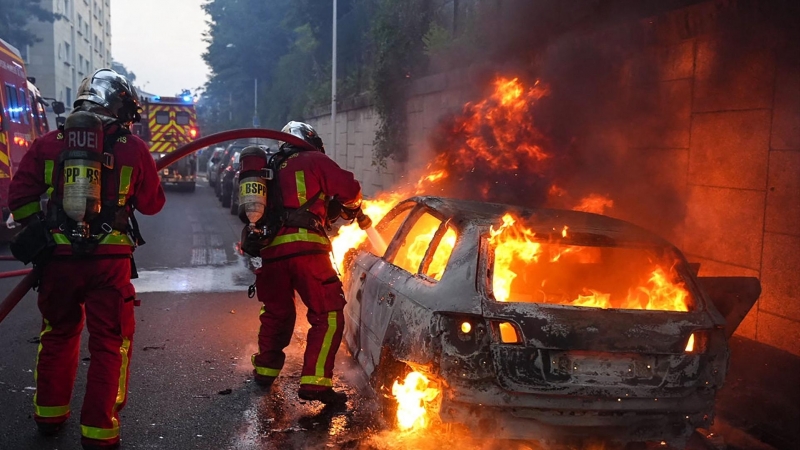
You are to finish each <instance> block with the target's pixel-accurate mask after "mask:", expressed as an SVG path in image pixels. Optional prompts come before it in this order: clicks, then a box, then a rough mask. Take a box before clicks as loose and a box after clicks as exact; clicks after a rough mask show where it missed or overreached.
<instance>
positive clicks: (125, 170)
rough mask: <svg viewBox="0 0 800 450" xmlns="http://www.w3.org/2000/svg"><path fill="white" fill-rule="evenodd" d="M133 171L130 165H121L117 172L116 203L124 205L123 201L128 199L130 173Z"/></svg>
mask: <svg viewBox="0 0 800 450" xmlns="http://www.w3.org/2000/svg"><path fill="white" fill-rule="evenodd" d="M132 173H133V167H131V166H122V169H121V170H120V173H119V202H118V203H117V204H118V205H119V206H125V202H126V201H127V200H128V192H130V190H131V174H132Z"/></svg>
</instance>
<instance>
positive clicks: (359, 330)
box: [344, 203, 415, 373]
mask: <svg viewBox="0 0 800 450" xmlns="http://www.w3.org/2000/svg"><path fill="white" fill-rule="evenodd" d="M414 205H415V204H414V203H406V204H403V205H400V206H398V207H396V208H395V209H393V210H392V211H390V212H389V213H388V214H387V215H386V216H385V217H384V219H383V220H381V221H380V223H379V224H378V225H377V226H376V227H375V228H376V230H377V231H378V233H379V234H380V235H381V237H382V238H383V240H384V241H385V242H387V243H391V242H392V241H393V239H394V236H395V234H396V233H397V230H398V229H399V228H400V227H401V226H402V225H403V223H404V221H405V220H406V218H407V217H408V216H409V214H410V213H411V211H412V210H413V208H414ZM383 256H384V251H381V250H379V249H376V248H373V247H372V246H371V245H370V243H369V241H366V242H364V243H363V244H362V245H361V246H360V247H359V250H358V256H357V257H356V259H355V261H354V263H353V264H351V265H349V267H347V268H346V269H347V271H348V272H347V274H346V276H345V279H344V282H345V286H344V289H345V295H346V297H347V305H346V306H345V310H344V312H345V317H346V318H347V319H346V321H345V336H344V339H345V342H346V344H347V346H348V347H349V348H350V351H351V352H352V354H353V356H354V357H355V358H356V359H357V360H358V361H359V364H361V366H362V367H363V368H364V370H365V371H366V372H367V373H371V371H372V361H371V360H370V359H367V358H365V355H368V354H370V352H364V351H362V350H364V349H368V348H372V347H374V346H376V345H377V346H380V342H379V339H378V336H377V334H376V332H375V325H374V320H373V319H374V318H375V309H376V306H377V302H378V300H380V292H381V290H382V288H381V284H382V282H381V279H380V278H378V277H376V275H375V274H376V273H380V272H381V271H382V270H383V269H382V267H383V264H384V263H385V262H384V261H383V260H382V259H381V258H382V257H383ZM376 265H378V267H375V266H376Z"/></svg>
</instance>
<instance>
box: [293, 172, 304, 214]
mask: <svg viewBox="0 0 800 450" xmlns="http://www.w3.org/2000/svg"><path fill="white" fill-rule="evenodd" d="M294 182H295V184H296V185H297V202H298V203H299V205H300V206H303V204H305V202H306V174H305V172H303V171H302V170H298V171H297V172H295V173H294Z"/></svg>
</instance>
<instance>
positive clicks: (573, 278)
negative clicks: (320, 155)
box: [343, 197, 760, 447]
mask: <svg viewBox="0 0 800 450" xmlns="http://www.w3.org/2000/svg"><path fill="white" fill-rule="evenodd" d="M376 229H377V233H378V234H379V235H380V236H381V238H382V239H383V240H384V242H385V244H384V243H380V242H379V241H380V239H373V240H372V242H373V243H372V244H370V243H369V242H365V243H363V244H361V246H360V247H359V248H358V249H357V250H353V251H350V252H349V253H348V254H347V256H346V258H345V260H344V264H343V268H344V270H345V275H344V288H345V293H346V296H347V299H348V304H347V306H346V308H345V314H346V319H347V320H346V330H345V337H344V339H345V342H346V345H347V347H348V348H349V350H350V351H351V353H352V355H353V356H354V357H355V359H356V360H357V361H358V364H359V365H360V366H361V368H362V369H363V370H364V372H365V373H366V375H367V376H368V377H369V379H370V383H371V385H372V387H373V388H374V389H375V391H376V393H377V394H378V397H379V398H381V399H385V400H384V407H385V408H386V409H388V410H391V409H393V408H396V403H394V401H393V396H392V393H391V387H392V384H393V382H395V381H396V380H398V379H402V378H403V377H404V375H406V374H408V373H419V374H422V375H424V377H425V379H426V380H428V381H429V383H427V382H426V383H424V384H423V385H422V388H425V387H426V386H428V387H433V388H434V390H433V391H432V392H433V393H434V395H426V396H427V399H426V400H428V401H429V403H427V405H426V407H427V409H428V410H429V412H430V413H431V414H432V415H434V416H438V420H441V421H442V422H443V423H457V424H463V425H465V426H466V427H467V428H468V429H470V430H472V431H474V432H477V433H479V434H481V433H485V435H487V436H491V437H492V438H508V439H532V440H553V441H565V440H566V441H568V440H574V439H580V438H582V437H591V438H598V437H600V438H606V439H609V440H612V441H616V442H620V443H627V442H662V441H666V442H667V443H669V444H670V445H674V446H676V447H681V446H682V445H684V444H685V442H686V441H687V439H688V438H689V436H690V435H691V434H692V433H693V432H694V430H695V429H696V428H698V427H708V426H709V425H710V424H711V422H712V420H713V415H714V397H715V394H716V391H717V390H718V389H719V388H720V387H721V386H722V384H723V382H724V380H725V375H726V370H727V367H728V358H729V350H728V344H727V339H728V337H729V336H730V335H731V334H732V333H733V331H734V330H735V328H736V326H738V324H739V322H740V321H741V320H742V318H743V317H744V315H745V314H746V313H747V311H748V310H749V309H750V307H751V306H752V305H753V303H754V302H755V300H756V299H757V298H758V296H759V294H760V283H759V281H758V280H757V279H755V278H704V277H698V276H697V275H696V274H697V268H698V267H697V266H695V265H690V264H689V263H687V261H686V259H685V258H684V256H683V255H682V254H681V253H680V251H679V250H678V249H677V248H675V247H674V246H672V245H671V244H669V243H668V242H666V241H665V240H663V239H661V238H659V237H657V236H655V235H653V234H651V233H649V232H647V231H645V230H643V229H641V228H639V227H637V226H635V225H633V224H630V223H627V222H623V221H620V220H616V219H612V218H609V217H606V216H601V215H596V214H590V213H584V212H577V211H565V210H548V209H524V208H519V207H514V206H508V205H499V204H491V203H480V202H471V201H463V200H452V199H445V198H439V197H414V198H411V199H408V200H405V201H403V202H400V203H399V204H398V205H397V206H395V207H394V208H393V209H392V210H391V211H390V212H389V213H388V214H387V215H386V216H385V217H384V218H383V220H381V222H380V223H379V225H378V226H377V227H376ZM375 241H378V243H376V242H375ZM415 382H418V381H415ZM396 384H397V383H395V388H396ZM429 392H431V391H429ZM415 402H416V403H417V406H419V403H420V400H419V399H416V400H415ZM392 405H395V406H392ZM391 413H392V414H393V413H394V411H392V412H391Z"/></svg>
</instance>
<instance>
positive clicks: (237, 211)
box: [230, 194, 239, 216]
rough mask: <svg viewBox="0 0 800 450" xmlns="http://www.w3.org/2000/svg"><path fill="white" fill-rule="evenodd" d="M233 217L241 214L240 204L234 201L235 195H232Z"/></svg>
mask: <svg viewBox="0 0 800 450" xmlns="http://www.w3.org/2000/svg"><path fill="white" fill-rule="evenodd" d="M230 202H231V215H232V216H235V215H237V214H239V204H238V203H236V202H234V201H233V194H231V200H230Z"/></svg>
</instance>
